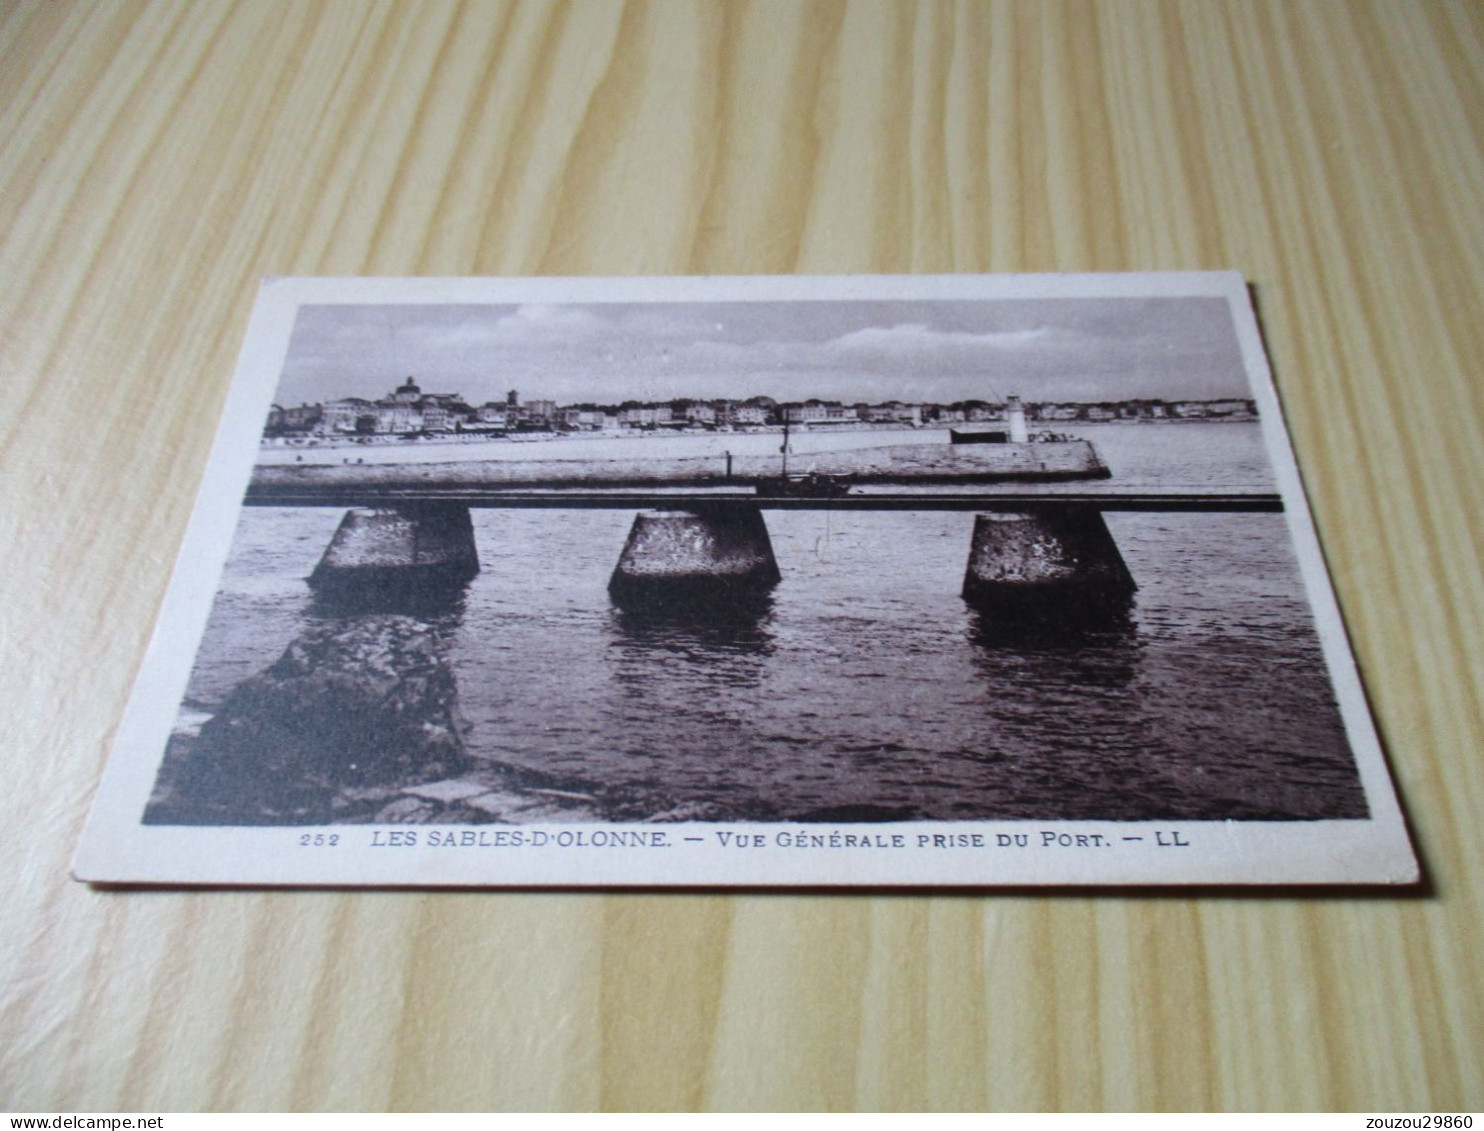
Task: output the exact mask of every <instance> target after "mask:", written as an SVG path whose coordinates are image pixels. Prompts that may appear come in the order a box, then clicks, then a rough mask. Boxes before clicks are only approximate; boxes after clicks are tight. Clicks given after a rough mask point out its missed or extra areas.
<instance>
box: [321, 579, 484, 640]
mask: <svg viewBox="0 0 1484 1131" xmlns="http://www.w3.org/2000/svg"><path fill="white" fill-rule="evenodd" d="M468 588H469V586H468V582H467V581H454V580H451V579H448V578H440V577H427V576H423V577H394V576H386V577H381V578H377V579H374V580H367V581H363V582H360V583H358V584H345V585H340V586H333V587H330V586H320V587H318V588H316V589H314V590H313V591H312V594H313V595H312V596H311V597H310V600H309V608H308V616H309V617H310V618H311V619H312V620H314V621H317V622H320V623H323V622H327V621H334V620H340V619H343V618H345V617H355V616H366V615H371V614H381V615H387V614H391V615H401V616H409V617H416V618H417V619H418V620H424V621H430V622H435V623H437V624H438V625H439V626H440V627H443V628H449V629H452V628H455V627H457V626H458V625H459V624H460V623H461V621H462V620H463V615H464V603H465V597H466V595H467V593H468Z"/></svg>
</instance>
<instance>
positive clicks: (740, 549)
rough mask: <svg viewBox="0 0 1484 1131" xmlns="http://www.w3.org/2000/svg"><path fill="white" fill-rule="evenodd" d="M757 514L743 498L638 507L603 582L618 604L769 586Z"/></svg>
mask: <svg viewBox="0 0 1484 1131" xmlns="http://www.w3.org/2000/svg"><path fill="white" fill-rule="evenodd" d="M778 578H779V574H778V562H777V560H776V559H775V558H774V557H773V543H772V542H771V541H770V540H769V538H768V528H767V526H766V525H765V524H764V523H763V515H762V512H761V511H760V510H759V509H758V508H757V507H756V506H751V505H748V504H744V503H729V504H725V505H719V506H716V507H707V508H705V509H695V510H651V511H640V512H639V513H638V514H637V515H635V516H634V525H633V527H632V528H631V529H630V530H629V538H628V541H627V542H626V543H625V544H624V548H623V553H622V554H621V555H619V559H618V565H617V567H616V568H615V569H614V571H613V577H612V578H611V579H610V581H609V582H608V591H609V593H610V594H611V595H612V596H613V599H614V600H615V601H617V602H619V603H620V604H626V605H649V606H657V605H661V604H668V603H677V602H682V603H689V602H692V601H696V600H700V601H704V602H724V601H728V600H735V599H740V598H746V597H755V596H757V595H758V594H760V593H762V592H765V591H766V590H767V589H769V588H771V587H772V586H773V585H775V584H777V582H778Z"/></svg>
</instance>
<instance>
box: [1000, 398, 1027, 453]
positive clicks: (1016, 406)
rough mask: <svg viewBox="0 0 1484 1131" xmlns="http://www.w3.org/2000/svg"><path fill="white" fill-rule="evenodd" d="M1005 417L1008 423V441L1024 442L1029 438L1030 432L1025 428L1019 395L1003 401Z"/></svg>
mask: <svg viewBox="0 0 1484 1131" xmlns="http://www.w3.org/2000/svg"><path fill="white" fill-rule="evenodd" d="M1005 419H1006V420H1007V421H1009V424H1010V443H1012V444H1024V443H1026V442H1027V441H1029V440H1030V438H1031V437H1030V433H1029V432H1027V431H1026V430H1025V408H1024V406H1023V405H1021V403H1020V398H1019V397H1011V398H1010V399H1009V400H1008V401H1006V402H1005Z"/></svg>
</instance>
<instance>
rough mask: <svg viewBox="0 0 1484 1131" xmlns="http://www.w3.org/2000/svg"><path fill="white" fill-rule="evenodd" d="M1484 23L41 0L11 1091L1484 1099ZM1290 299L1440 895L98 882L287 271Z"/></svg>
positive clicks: (1305, 406) (16, 250)
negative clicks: (170, 613)
mask: <svg viewBox="0 0 1484 1131" xmlns="http://www.w3.org/2000/svg"><path fill="white" fill-rule="evenodd" d="M1481 141H1484V11H1481V9H1480V8H1479V7H1478V6H1477V5H1475V4H1470V3H1465V2H1462V0H1460V2H1457V3H1445V2H1427V3H1423V2H1418V3H1407V4H1402V3H1394V2H1389V0H1375V2H1373V3H1361V2H1354V3H1350V2H1341V0H1309V2H1307V3H1292V2H1272V3H1262V2H1258V0H1241V2H1217V0H1210V2H1199V3H1198V2H1187V3H1178V2H1171V3H1153V2H1143V0H1115V2H1109V3H1100V4H1094V3H1086V2H1075V0H1071V2H1056V0H1026V2H1022V3H985V4H969V3H964V4H953V3H920V4H894V3H887V2H878V0H860V2H858V3H851V4H839V3H828V2H819V3H809V4H800V3H783V2H778V0H753V2H750V3H725V4H723V3H694V2H690V0H682V2H675V3H627V4H616V3H606V2H603V0H580V2H579V0H571V2H550V3H519V4H513V3H494V2H489V3H486V2H472V3H465V4H452V3H442V2H433V3H422V4H417V3H381V4H375V3H364V4H363V3H338V2H329V3H312V2H304V3H294V2H284V3H276V2H267V0H245V2H243V3H237V4H227V3H218V2H211V0H200V2H194V3H188V2H184V0H182V2H179V3H158V4H142V3H132V2H115V3H91V4H85V3H40V2H35V3H29V2H26V3H7V4H5V5H3V7H0V233H3V237H0V278H3V279H4V280H5V283H6V285H5V286H4V288H0V371H3V380H4V385H3V388H4V390H5V399H6V409H7V411H6V412H5V413H4V415H3V418H0V476H3V487H4V498H5V504H6V505H5V507H4V508H3V512H0V546H3V547H4V553H5V572H4V577H5V587H6V591H5V600H4V602H3V604H0V618H3V620H0V633H3V646H4V649H5V656H4V671H5V673H6V677H7V678H6V685H7V699H8V703H7V711H6V720H7V723H6V726H5V728H4V742H5V746H6V750H7V755H6V764H7V765H9V766H10V767H11V771H10V772H11V788H10V789H8V790H7V791H5V793H4V795H3V797H0V812H3V826H0V828H3V840H0V845H3V847H0V852H3V854H4V857H3V858H4V862H5V867H4V876H5V884H6V893H5V904H4V906H5V914H4V915H3V916H0V955H3V959H0V1034H3V1039H0V1106H7V1107H10V1108H12V1109H21V1110H44V1111H52V1110H62V1111H65V1110H110V1109H119V1110H128V1109H136V1110H140V1111H150V1110H191V1109H197V1108H212V1109H239V1108H247V1109H261V1108H267V1109H277V1108H292V1109H321V1108H342V1109H354V1108H370V1109H377V1108H393V1109H420V1108H445V1107H446V1108H486V1109H504V1108H682V1109H684V1108H727V1109H732V1108H805V1109H854V1108H881V1109H898V1108H1001V1109H1017V1108H1104V1107H1106V1108H1156V1109H1158V1108H1172V1109H1182V1108H1298V1109H1309V1108H1344V1109H1365V1110H1385V1111H1452V1110H1459V1109H1468V1108H1472V1109H1475V1110H1477V1109H1479V1108H1480V1107H1481V1106H1484V1067H1481V1066H1484V1055H1481V1050H1484V986H1481V975H1480V970H1481V963H1480V961H1479V957H1478V956H1479V953H1480V949H1481V946H1484V915H1481V903H1480V899H1481V891H1484V839H1481V836H1480V831H1479V821H1480V815H1481V814H1484V760H1481V759H1480V757H1479V751H1480V749H1481V748H1484V712H1481V705H1480V698H1479V694H1478V689H1479V687H1480V686H1481V684H1484V647H1481V645H1480V641H1481V639H1484V587H1481V584H1480V575H1479V560H1480V550H1481V540H1484V533H1481V527H1480V524H1479V523H1478V522H1477V517H1478V515H1479V514H1480V513H1484V510H1481V504H1484V487H1481V479H1480V477H1479V475H1478V474H1477V464H1478V459H1479V453H1480V451H1481V450H1484V443H1481V441H1484V434H1481V432H1484V424H1481V421H1484V411H1481V410H1484V382H1481V381H1480V380H1479V375H1478V367H1479V364H1480V359H1481V358H1484V319H1481V318H1480V317H1479V309H1480V297H1481V296H1480V290H1481V283H1484V239H1481V236H1484V231H1481V228H1484V145H1481ZM1227 267H1235V268H1239V269H1241V270H1243V271H1245V272H1246V273H1247V274H1248V276H1249V277H1250V278H1251V279H1252V280H1253V281H1254V284H1255V287H1256V294H1257V298H1258V301H1259V303H1260V306H1261V311H1262V316H1263V320H1264V327H1265V332H1266V334H1267V339H1268V343H1269V347H1270V349H1271V352H1272V358H1273V362H1274V366H1275V369H1276V372H1277V376H1278V381H1279V385H1280V390H1281V393H1282V396H1283V398H1284V402H1285V406H1286V409H1287V412H1288V414H1289V419H1290V423H1291V426H1292V428H1293V431H1294V435H1295V439H1296V443H1297V447H1298V450H1299V455H1300V460H1301V462H1302V464H1303V468H1304V472H1305V475H1306V478H1307V481H1308V483H1309V485H1310V488H1311V490H1312V492H1313V495H1314V503H1315V510H1316V517H1317V520H1318V523H1319V526H1320V529H1321V532H1322V535H1323V538H1324V543H1325V548H1326V552H1327V554H1328V556H1329V559H1330V562H1331V565H1332V568H1333V570H1334V574H1335V578H1336V582H1337V585H1338V589H1339V594H1340V598H1341V602H1342V604H1343V607H1344V609H1345V613H1346V616H1347V619H1348V622H1349V625H1350V628H1351V631H1352V632H1353V635H1354V641H1355V645H1356V648H1357V652H1358V655H1359V658H1360V662H1361V665H1362V668H1363V671H1364V673H1365V676H1366V680H1367V686H1368V690H1369V693H1370V695H1371V697H1372V701H1373V704H1374V707H1375V710H1376V713H1377V716H1378V720H1379V723H1380V726H1381V729H1382V731H1383V733H1384V735H1385V737H1386V739H1387V742H1388V746H1389V752H1390V757H1391V761H1392V766H1393V770H1394V773H1395V775H1396V777H1397V780H1398V782H1399V785H1400V788H1401V792H1402V795H1403V798H1404V801H1405V804H1406V805H1407V807H1408V810H1409V813H1410V817H1411V820H1412V822H1413V827H1414V830H1415V833H1416V836H1417V840H1418V843H1419V845H1420V847H1421V850H1422V852H1423V853H1424V855H1425V858H1426V861H1427V867H1428V870H1429V874H1430V877H1431V888H1430V890H1428V891H1427V892H1426V893H1424V894H1422V895H1415V896H1395V895H1389V894H1383V895H1367V894H1361V895H1356V894H1345V893H1320V894H1314V893H1307V894H1305V893H1298V894H1295V893H1267V894H1234V893H1221V892H1211V893H1206V892H1196V893H1190V892H1177V893H1169V894H1158V895H1154V894H1149V893H1117V894H1104V895H1097V896H1087V895H1082V894H1075V893H1074V894H1051V895H1026V894H1024V893H1020V894H1015V893H1011V894H1004V895H991V896H987V897H962V896H947V897H929V896H881V897H865V896H858V895H856V896H842V897H821V896H785V895H778V896H759V895H748V896H739V897H730V896H698V895H617V894H615V895H606V896H605V895H561V894H558V895H532V894H429V895H423V894H399V893H381V892H366V893H337V892H282V893H265V892H137V893H118V892H107V891H95V890H90V889H88V888H86V887H84V886H81V885H78V884H74V883H72V882H70V881H69V880H68V879H67V875H66V868H67V861H68V857H69V854H70V852H71V849H72V847H73V844H74V842H75V840H76V837H77V834H78V831H79V829H80V826H81V822H82V819H83V817H84V814H85V810H86V807H87V805H88V802H89V800H90V797H91V794H92V790H93V788H94V786H95V784H96V782H97V779H98V775H99V772H100V769H101V767H102V763H103V760H104V757H105V754H106V751H107V747H108V743H109V739H110V735H111V733H112V730H113V728H114V726H115V725H116V723H117V721H118V719H119V717H120V713H121V711H122V708H123V703H124V700H125V697H126V695H127V693H128V689H129V685H130V681H131V680H132V678H133V675H134V672H135V670H136V667H137V665H138V663H139V660H140V658H141V655H142V650H143V647H144V644H145V641H146V639H147V636H148V634H149V632H150V628H151V624H152V620H153V617H154V614H155V612H156V609H157V606H158V604H159V602H160V600H161V597H162V594H163V591H164V586H165V582H166V578H167V575H168V571H169V569H170V565H171V562H172V559H173V554H174V550H175V547H176V546H177V545H178V544H179V539H180V537H181V535H182V532H183V529H184V524H185V521H186V517H187V514H188V511H189V508H190V506H191V503H192V498H193V492H194V490H195V486H196V483H197V481H198V478H199V475H200V473H201V470H202V468H203V465H204V462H205V457H206V452H207V448H208V444H209V441H210V436H211V430H212V427H213V424H214V420H215V416H216V413H217V412H218V410H219V408H220V406H221V403H222V400H223V397H224V394H225V390H226V387H227V383H228V380H229V377H230V374H231V371H232V367H233V360H234V356H235V352H236V350H237V347H238V345H239V343H240V340H241V337H242V333H243V330H244V326H245V320H246V315H247V312H248V309H249V307H250V304H251V301H252V297H253V293H254V288H255V284H256V280H257V279H258V278H259V277H260V276H263V275H268V274H360V273H378V274H389V275H402V274H445V275H464V274H491V275H507V274H557V273H571V274H629V273H667V274H669V273H674V274H683V273H717V274H733V273H739V274H740V273H753V272H780V273H791V272H830V273H833V272H948V271H1081V270H1102V271H1112V270H1145V269H1160V268H1227Z"/></svg>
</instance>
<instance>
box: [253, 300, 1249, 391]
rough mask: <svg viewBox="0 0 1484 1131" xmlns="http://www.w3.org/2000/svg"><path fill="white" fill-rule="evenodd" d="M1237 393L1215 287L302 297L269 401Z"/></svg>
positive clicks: (1233, 356) (1243, 386)
mask: <svg viewBox="0 0 1484 1131" xmlns="http://www.w3.org/2000/svg"><path fill="white" fill-rule="evenodd" d="M408 376H411V377H414V378H415V379H416V380H417V382H418V384H419V385H421V386H422V388H423V390H424V391H426V392H438V393H461V394H463V396H464V398H465V399H466V400H467V401H469V402H470V403H471V404H476V405H477V404H482V403H484V402H485V401H490V400H503V399H504V396H505V392H506V390H508V389H518V390H519V391H520V395H521V399H522V400H537V399H544V400H554V401H556V402H558V403H559V404H571V403H577V402H583V401H596V402H600V403H617V402H619V401H623V400H639V401H660V400H670V399H673V398H676V397H697V398H712V397H737V398H744V397H750V396H755V395H760V394H765V395H767V396H771V397H774V398H776V399H778V400H803V399H806V398H809V397H820V398H824V399H829V400H842V401H845V402H847V403H853V402H856V401H868V402H872V403H874V402H878V401H883V400H890V399H898V400H906V401H935V402H950V401H957V400H966V399H970V398H979V399H983V400H998V399H1002V398H1003V397H1004V396H1006V395H1008V394H1012V393H1013V394H1018V395H1020V396H1022V397H1024V398H1026V399H1027V400H1033V401H1040V400H1068V401H1078V400H1080V401H1096V400H1123V399H1126V398H1132V397H1163V398H1166V399H1202V398H1212V397H1228V396H1247V395H1248V393H1247V382H1246V377H1245V375H1244V372H1243V368H1242V359H1241V355H1240V352H1239V350H1238V346H1237V340H1236V336H1235V334H1234V332H1233V329H1232V324H1231V318H1230V315H1229V314H1228V311H1227V305H1226V302H1225V300H1223V299H1218V298H1092V299H1061V298H1058V299H1025V300H1020V299H1017V300H988V301H969V302H965V301H928V302H879V301H870V302H856V301H846V302H842V301H835V300H829V301H816V302H726V303H644V304H620V303H589V304H581V305H570V306H412V305H398V306H305V307H302V308H301V309H300V312H299V316H298V320H297V321H296V323H295V325H294V332H293V336H292V338H291V340H290V343H289V351H288V359H287V361H286V362H285V365H284V370H283V376H282V379H281V383H280V385H279V391H278V397H277V400H278V403H279V404H284V405H296V404H300V403H302V402H306V401H307V402H319V401H326V400H333V399H335V398H337V397H345V396H358V397H365V398H367V399H370V400H374V399H376V398H378V397H382V396H385V395H386V394H387V393H388V392H389V391H390V390H391V389H392V388H393V386H395V385H397V384H399V383H400V382H401V381H402V380H403V379H405V378H406V377H408Z"/></svg>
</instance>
